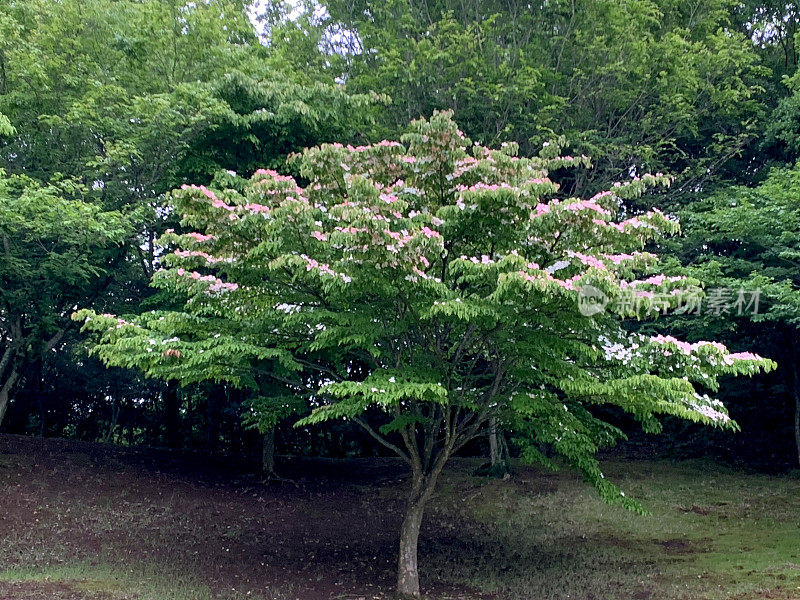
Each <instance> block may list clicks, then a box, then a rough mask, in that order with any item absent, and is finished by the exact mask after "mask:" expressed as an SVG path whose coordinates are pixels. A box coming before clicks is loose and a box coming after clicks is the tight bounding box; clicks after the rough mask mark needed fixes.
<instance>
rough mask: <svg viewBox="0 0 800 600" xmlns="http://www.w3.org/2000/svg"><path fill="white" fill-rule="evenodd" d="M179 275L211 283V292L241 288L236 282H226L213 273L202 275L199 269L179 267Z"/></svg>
mask: <svg viewBox="0 0 800 600" xmlns="http://www.w3.org/2000/svg"><path fill="white" fill-rule="evenodd" d="M177 273H178V275H180V276H181V277H184V276H186V277H188V278H189V279H193V280H195V281H202V282H205V283H210V284H211V285H210V286H209V288H208V290H209V291H210V292H221V291H229V292H230V291H234V290H238V289H239V285H238V284H236V283H226V282H224V281H222V280H221V279H219V278H218V277H214V276H213V275H201V274H200V273H198V272H197V271H191V272H188V271H186V269H178V270H177Z"/></svg>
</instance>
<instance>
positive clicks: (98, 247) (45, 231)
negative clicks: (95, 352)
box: [0, 171, 131, 422]
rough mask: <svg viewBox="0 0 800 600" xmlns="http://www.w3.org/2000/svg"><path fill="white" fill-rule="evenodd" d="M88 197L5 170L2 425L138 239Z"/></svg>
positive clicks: (0, 225) (0, 187)
mask: <svg viewBox="0 0 800 600" xmlns="http://www.w3.org/2000/svg"><path fill="white" fill-rule="evenodd" d="M80 192H81V190H80V188H76V187H74V186H70V185H64V186H61V187H60V188H59V187H54V186H51V187H42V186H40V185H37V184H36V183H35V182H34V181H32V180H30V179H28V178H25V177H18V176H17V177H7V176H6V175H5V173H3V172H2V171H0V242H2V248H1V249H0V250H1V251H0V422H2V419H3V417H4V416H5V413H6V410H7V408H8V403H9V402H10V400H11V398H12V395H13V392H14V390H15V389H16V387H17V386H18V385H19V383H20V381H21V380H22V379H24V378H25V377H26V376H29V375H31V371H32V370H33V369H34V368H35V366H36V365H37V364H41V363H42V362H43V361H44V360H45V358H46V357H47V356H48V355H49V354H51V353H52V352H54V351H58V350H60V349H61V348H62V346H63V339H64V334H65V333H66V330H67V327H68V326H69V324H70V320H69V316H70V314H71V312H72V311H73V310H74V308H75V307H76V306H79V305H81V306H82V305H92V304H94V302H95V300H96V298H97V297H98V296H99V295H102V294H103V293H104V290H105V288H106V285H107V283H108V281H109V279H110V277H112V275H111V274H110V273H109V272H108V266H109V265H113V264H114V262H115V255H116V256H119V254H120V248H121V245H122V243H123V241H124V240H125V238H126V236H128V235H130V231H131V225H130V222H129V220H128V219H126V218H125V217H124V216H123V215H121V214H120V213H118V212H108V211H103V210H102V209H101V208H100V207H98V206H96V205H93V204H91V203H88V202H85V201H83V200H81V199H80ZM64 196H72V197H73V198H72V199H67V198H65V197H64Z"/></svg>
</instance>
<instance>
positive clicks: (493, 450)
mask: <svg viewBox="0 0 800 600" xmlns="http://www.w3.org/2000/svg"><path fill="white" fill-rule="evenodd" d="M489 460H490V461H491V463H492V470H494V469H497V468H499V467H500V461H501V460H502V459H501V457H500V443H499V442H498V440H497V417H492V418H490V419H489Z"/></svg>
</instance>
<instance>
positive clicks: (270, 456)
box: [261, 427, 275, 476]
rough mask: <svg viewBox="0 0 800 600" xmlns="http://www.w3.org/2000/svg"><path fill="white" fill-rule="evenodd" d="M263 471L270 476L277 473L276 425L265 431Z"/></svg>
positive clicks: (262, 449)
mask: <svg viewBox="0 0 800 600" xmlns="http://www.w3.org/2000/svg"><path fill="white" fill-rule="evenodd" d="M261 472H262V473H263V474H264V475H266V476H270V475H273V474H274V473H275V428H274V427H272V428H270V429H268V430H267V431H265V432H264V439H263V444H262V447H261Z"/></svg>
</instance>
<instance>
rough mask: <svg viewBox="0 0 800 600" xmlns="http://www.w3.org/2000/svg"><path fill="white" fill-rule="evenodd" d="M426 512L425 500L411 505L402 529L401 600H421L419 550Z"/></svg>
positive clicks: (398, 584)
mask: <svg viewBox="0 0 800 600" xmlns="http://www.w3.org/2000/svg"><path fill="white" fill-rule="evenodd" d="M424 512H425V502H424V501H423V500H420V501H417V502H416V503H412V504H409V506H408V508H407V509H406V516H405V518H404V519H403V525H402V527H401V528H400V556H399V559H398V564H397V594H398V595H399V596H400V597H401V598H419V596H420V589H419V569H418V566H417V548H418V543H419V530H420V527H421V526H422V515H423V514H424Z"/></svg>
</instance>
